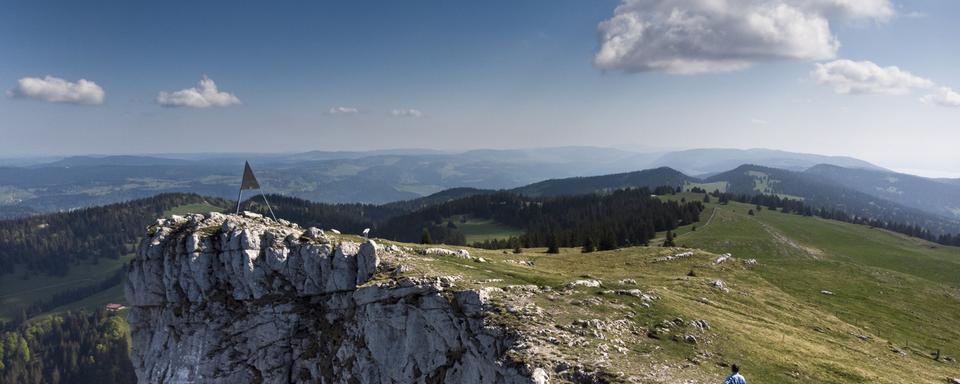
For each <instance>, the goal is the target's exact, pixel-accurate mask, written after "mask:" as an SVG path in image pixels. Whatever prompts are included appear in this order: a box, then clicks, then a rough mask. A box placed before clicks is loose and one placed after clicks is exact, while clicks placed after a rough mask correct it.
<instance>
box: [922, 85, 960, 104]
mask: <svg viewBox="0 0 960 384" xmlns="http://www.w3.org/2000/svg"><path fill="white" fill-rule="evenodd" d="M920 100H921V101H923V102H924V103H934V104H937V105H940V106H943V107H952V108H957V107H960V93H957V92H956V91H954V90H953V89H950V88H949V87H940V88H939V89H937V91H936V92H934V93H931V94H929V95H926V96H924V97H922V98H920Z"/></svg>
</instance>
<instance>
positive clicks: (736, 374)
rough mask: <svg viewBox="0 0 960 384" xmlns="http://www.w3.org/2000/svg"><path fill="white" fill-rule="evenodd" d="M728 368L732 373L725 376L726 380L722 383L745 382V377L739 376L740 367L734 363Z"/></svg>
mask: <svg viewBox="0 0 960 384" xmlns="http://www.w3.org/2000/svg"><path fill="white" fill-rule="evenodd" d="M730 370H731V371H733V373H731V374H730V376H728V377H727V380H726V381H724V382H723V384H747V379H744V378H743V376H740V367H738V366H737V365H736V364H734V365H732V366H731V367H730Z"/></svg>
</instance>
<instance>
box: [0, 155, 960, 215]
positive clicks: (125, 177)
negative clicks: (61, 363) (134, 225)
mask: <svg viewBox="0 0 960 384" xmlns="http://www.w3.org/2000/svg"><path fill="white" fill-rule="evenodd" d="M244 160H250V161H251V163H252V164H253V166H254V170H255V171H256V172H257V176H258V178H259V179H260V182H261V185H263V186H264V187H265V192H267V193H277V194H283V195H287V196H293V197H299V198H303V199H308V200H312V201H318V202H333V203H347V202H359V203H372V204H383V203H389V202H398V203H397V204H421V205H424V204H427V205H428V204H431V203H433V202H435V201H443V200H449V199H453V198H458V197H464V196H469V195H470V194H477V193H484V192H485V191H487V190H512V191H514V192H517V193H521V194H525V195H529V196H558V195H569V194H580V193H590V192H597V191H609V190H612V189H617V188H623V187H633V186H648V187H656V186H660V185H673V186H680V185H688V186H695V185H699V186H701V187H703V188H704V189H708V190H713V189H717V188H720V187H722V188H723V189H724V190H729V191H731V192H738V193H758V192H764V193H777V194H782V195H791V196H796V197H802V198H804V199H808V200H810V201H817V202H822V203H823V204H826V205H836V206H845V207H848V208H853V207H856V209H857V210H860V211H862V210H869V211H871V212H874V213H876V214H880V213H883V214H888V215H889V214H891V212H901V213H903V212H906V213H910V215H913V216H911V217H914V216H916V215H922V216H923V217H924V218H923V220H931V219H936V220H948V222H949V221H953V220H957V219H960V196H958V192H957V191H958V190H960V181H958V180H956V179H927V178H922V177H918V176H911V175H904V174H897V173H894V172H892V171H889V170H886V169H883V168H881V167H878V166H876V165H873V164H870V163H868V162H865V161H862V160H858V159H854V158H849V157H841V156H822V155H812V154H803V153H793V152H784V151H776V150H768V149H751V150H732V149H696V150H686V151H678V152H668V153H636V152H630V151H623V150H616V149H609V148H595V147H563V148H540V149H517V150H474V151H467V152H462V153H448V152H440V151H432V150H422V149H410V150H382V151H370V152H362V151H360V152H349V151H348V152H324V151H314V152H305V153H296V154H193V155H151V156H77V157H68V158H63V159H57V160H55V161H52V162H48V163H44V164H30V165H23V166H8V167H0V217H14V216H22V215H29V214H35V213H42V212H52V211H62V210H70V209H75V208H82V207H87V206H94V205H102V204H108V203H112V202H117V201H124V200H130V199H134V198H141V197H147V196H152V195H155V194H157V193H162V192H192V193H198V194H202V195H209V196H216V197H222V198H228V199H229V198H235V197H234V196H236V188H237V184H238V182H239V173H240V169H241V166H242V163H243V161H244ZM744 164H755V165H751V166H747V167H743V165H744ZM639 169H645V170H643V171H637V170H639ZM761 174H764V175H766V176H761ZM594 175H599V176H594ZM441 191H443V192H442V193H440V194H439V195H434V194H436V193H438V192H441ZM431 195H432V196H431ZM431 199H432V200H431ZM891 204H892V205H891ZM906 213H903V214H901V215H900V216H902V215H904V214H906ZM927 215H929V216H930V217H927ZM917 217H919V216H916V217H914V218H913V220H921V219H919V218H917ZM947 225H948V224H943V223H937V224H936V225H935V226H947Z"/></svg>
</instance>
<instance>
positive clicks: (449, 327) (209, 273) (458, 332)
mask: <svg viewBox="0 0 960 384" xmlns="http://www.w3.org/2000/svg"><path fill="white" fill-rule="evenodd" d="M350 239H353V240H350ZM394 261H395V260H393V259H392V258H391V251H390V250H389V249H384V248H383V247H379V246H378V245H377V244H376V243H374V242H373V241H371V240H362V241H361V239H359V238H356V237H349V236H339V235H327V234H324V233H323V231H321V230H319V229H316V228H307V229H303V228H300V227H299V226H297V225H296V224H292V223H289V222H286V221H283V220H280V221H279V222H277V221H273V220H271V219H267V218H263V217H261V216H259V215H256V214H249V213H247V214H244V215H222V214H216V213H212V214H207V215H190V216H185V217H180V216H174V217H173V218H171V219H166V220H158V221H157V223H156V224H154V225H153V226H151V227H150V228H149V229H148V232H147V235H146V236H145V237H144V239H143V240H142V242H141V244H140V246H139V248H138V250H137V255H136V258H135V259H134V260H133V261H132V262H131V264H130V267H129V271H128V274H127V282H126V295H127V300H128V302H129V303H130V304H131V311H130V314H129V322H130V326H131V333H132V338H133V351H132V359H133V363H134V367H135V369H136V372H137V377H138V379H139V381H140V382H144V383H231V384H234V383H441V382H448V383H530V382H540V383H542V382H545V381H546V378H545V374H544V372H543V371H542V370H540V369H531V368H530V367H529V366H527V365H525V364H522V363H519V362H517V361H515V360H514V359H512V358H510V357H508V356H510V355H511V354H510V353H508V352H509V351H510V350H511V348H512V347H513V346H514V345H515V344H516V343H517V340H518V336H517V335H516V334H515V333H513V332H511V331H509V330H507V329H504V328H502V327H497V326H491V325H489V324H486V323H485V320H484V317H485V316H484V314H485V310H486V309H485V308H486V305H487V304H486V303H485V294H484V291H483V290H464V291H454V290H452V287H451V284H450V282H449V281H445V280H443V279H436V278H434V279H429V278H423V279H416V278H410V277H397V276H395V275H391V274H389V273H387V272H388V271H395V270H399V269H400V268H398V267H399V265H397V264H395V263H394Z"/></svg>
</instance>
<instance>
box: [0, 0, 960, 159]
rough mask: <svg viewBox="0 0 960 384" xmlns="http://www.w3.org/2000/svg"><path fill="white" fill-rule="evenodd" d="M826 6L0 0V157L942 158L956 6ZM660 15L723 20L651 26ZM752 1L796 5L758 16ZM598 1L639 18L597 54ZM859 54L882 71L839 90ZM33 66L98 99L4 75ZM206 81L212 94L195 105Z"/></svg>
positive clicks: (949, 116) (957, 111)
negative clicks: (668, 30)
mask: <svg viewBox="0 0 960 384" xmlns="http://www.w3.org/2000/svg"><path fill="white" fill-rule="evenodd" d="M832 2H837V0H822V1H820V2H819V3H823V4H826V5H817V6H816V7H814V6H808V5H797V2H796V1H793V0H726V1H719V2H716V1H714V2H707V1H705V0H679V1H674V2H669V1H650V2H641V3H631V2H630V1H629V0H628V1H625V2H621V1H607V0H599V1H563V0H550V1H546V0H544V1H483V2H464V1H402V2H401V1H382V2H372V1H351V2H322V3H321V2H307V1H303V2H214V1H202V2H176V1H164V2H131V1H101V2H76V1H61V2H51V1H9V2H3V3H2V4H0V87H2V88H3V90H4V91H7V94H6V95H5V97H2V98H0V134H2V136H3V138H4V139H3V140H2V141H0V151H2V152H0V153H3V155H5V156H22V155H49V154H55V155H60V154H83V153H162V152H235V151H258V152H282V151H300V150H314V149H321V150H334V149H378V148H398V147H420V148H436V149H451V150H458V149H470V148H516V147H543V146H561V145H598V146H617V147H622V148H633V149H651V148H692V147H735V148H751V147H769V148H777V149H785V150H794V151H804V152H814V153H823V154H842V155H851V156H856V157H860V158H863V159H865V160H869V161H873V162H876V163H878V164H881V165H884V166H888V167H893V168H898V169H911V170H920V171H923V172H927V173H929V174H934V173H940V172H945V173H951V172H960V154H958V153H960V151H957V144H956V143H960V130H958V128H957V127H958V126H960V124H958V122H960V118H958V117H960V108H957V107H954V106H953V103H952V99H950V97H949V96H950V95H951V94H950V93H948V92H947V91H943V95H946V96H944V97H941V98H936V97H935V96H936V95H937V94H939V93H940V90H941V89H942V88H949V89H950V90H952V89H960V74H958V73H957V71H956V68H957V67H958V65H960V51H958V50H957V49H956V44H955V41H956V39H957V38H958V37H960V26H958V25H957V24H956V23H954V20H955V19H956V17H957V16H960V4H957V3H956V2H951V1H911V2H891V1H887V0H850V1H847V2H846V3H845V4H854V5H857V7H855V9H854V7H848V8H838V6H836V5H831V4H832ZM276 3H281V4H276ZM716 3H725V4H727V5H728V6H729V7H730V8H738V7H736V5H740V6H742V7H739V8H738V9H740V8H744V9H747V10H746V11H744V12H743V13H730V12H733V11H730V10H728V9H723V10H718V9H715V8H710V7H712V5H710V4H716ZM811 3H817V2H811ZM838 3H839V2H838ZM651 4H654V5H651ZM618 7H619V8H618ZM750 7H753V8H750ZM775 7H781V8H775ZM782 7H787V8H782ZM663 9H668V10H673V11H676V10H679V11H680V14H689V15H697V16H701V17H703V18H705V19H706V20H707V21H706V24H705V25H707V26H708V27H710V28H713V29H714V30H715V31H720V32H724V33H729V35H724V36H726V37H725V38H724V39H722V40H716V41H711V40H710V39H709V36H708V38H704V36H698V35H691V36H688V37H689V39H688V41H675V40H669V41H668V40H666V39H667V37H665V36H667V35H662V36H660V37H658V36H657V35H656V33H657V30H656V29H655V28H656V27H657V26H662V25H664V24H663V23H667V22H668V21H666V20H665V19H666V17H665V16H663V15H665V14H663V13H657V12H660V11H662V10H663ZM750 9H754V10H755V11H756V14H757V15H772V13H766V12H767V11H769V10H771V9H781V10H782V9H788V10H793V11H794V13H788V14H784V13H777V14H776V15H779V16H776V17H782V18H779V19H778V18H773V19H772V20H774V21H780V22H781V24H778V25H777V27H776V28H774V30H773V32H770V31H766V30H765V29H762V28H765V27H763V26H756V28H753V26H751V28H753V29H744V28H743V27H742V24H743V20H755V19H752V18H749V17H752V16H754V15H752V14H750ZM684 12H686V13H684ZM618 15H619V16H618ZM618 17H619V18H620V19H623V18H625V17H626V18H629V17H633V18H634V19H639V20H643V21H644V22H646V23H648V25H653V26H654V29H650V30H648V32H647V34H646V35H645V36H649V37H644V38H643V39H641V40H642V41H638V42H635V43H634V44H633V45H630V46H628V47H627V48H629V50H628V51H627V52H628V53H623V54H622V55H619V56H615V57H614V58H613V59H612V60H609V61H602V62H601V60H599V59H596V60H595V58H596V57H598V54H599V53H600V52H601V51H602V50H603V49H604V48H605V47H607V48H609V47H610V46H611V44H614V41H613V40H612V39H606V40H605V39H604V37H603V33H604V32H605V31H610V30H611V29H610V28H607V27H603V26H602V25H603V24H602V23H604V22H605V21H608V20H612V19H615V18H618ZM792 17H797V18H792ZM711 18H713V19H711ZM821 19H822V20H823V21H825V22H828V23H829V33H828V34H827V35H826V37H824V35H823V34H821V35H820V37H821V38H822V39H821V40H820V41H819V43H818V44H814V43H808V42H809V41H811V39H810V35H809V34H808V33H809V32H811V31H814V32H816V31H818V30H819V29H817V28H818V26H819V27H822V25H819V24H816V23H815V21H818V20H821ZM631 20H632V19H631ZM691 20H692V19H691ZM811 20H813V21H811ZM807 22H809V23H807ZM804 23H807V24H804ZM611 28H612V27H611ZM804 28H806V29H804ZM794 29H796V30H797V33H798V34H797V35H795V36H793V35H790V34H789V33H786V32H783V31H786V30H790V31H792V30H794ZM627 32H629V31H627ZM769 33H774V34H775V35H776V36H779V37H778V39H779V40H775V42H774V43H769V42H768V40H769V39H768V37H769V36H770V35H769ZM704 40H705V41H706V43H704V42H703V41H704ZM618 44H619V43H618ZM697 44H700V45H697ZM617 52H621V51H617ZM838 60H850V62H839V63H836V64H835V65H831V66H825V67H824V71H825V72H824V73H825V74H824V75H823V76H821V77H817V75H814V74H812V72H814V70H815V69H816V66H817V64H818V63H819V64H821V65H825V64H829V63H834V62H836V61H838ZM663 63H667V64H663ZM691 63H693V64H691ZM704 63H706V64H704ZM866 63H871V64H874V65H876V66H877V67H876V68H879V69H878V70H877V71H879V72H880V73H881V75H882V76H880V77H879V78H873V79H870V80H869V82H868V83H863V82H857V83H854V84H853V88H852V91H851V90H850V89H848V88H849V87H850V86H851V83H850V79H849V78H847V77H842V76H847V75H848V74H849V73H852V72H851V71H854V72H855V71H859V70H865V68H867V69H869V68H868V67H867V64H866ZM890 66H897V67H898V68H899V69H900V70H901V71H905V72H907V75H903V74H902V73H899V74H896V73H893V72H891V71H888V69H889V67H890ZM638 68H639V69H638ZM691 68H694V69H693V71H695V72H696V73H680V72H690V71H691ZM730 68H735V69H732V70H731V69H730ZM857 73H859V72H857ZM48 75H49V76H53V77H55V78H58V79H63V80H64V81H66V82H69V83H71V84H73V83H76V82H78V81H79V80H80V79H86V80H89V81H92V82H94V83H95V84H96V86H97V87H99V88H100V89H101V90H102V92H103V93H102V98H100V97H98V96H97V94H93V95H90V94H87V93H83V92H80V96H76V95H74V94H70V95H67V96H63V97H66V99H64V98H63V97H61V98H56V95H54V96H51V94H49V93H38V92H40V91H36V90H35V89H34V88H31V87H30V84H26V85H24V84H22V83H21V80H22V79H25V78H35V79H37V80H38V81H40V80H43V81H47V80H46V79H45V77H46V76H48ZM204 75H205V76H207V77H208V78H209V79H210V80H211V81H212V82H215V86H216V87H217V91H216V92H215V95H219V96H217V97H220V98H218V99H209V98H208V99H204V100H203V101H202V103H201V104H196V103H195V101H196V98H197V97H199V96H197V95H198V93H196V92H194V91H193V90H191V89H192V88H193V87H197V83H198V82H199V81H200V80H201V79H202V78H203V76H204ZM828 75H829V76H831V77H827V76H828ZM836 76H841V77H840V78H837V77H836ZM31 84H32V83H31ZM44 84H46V83H44ZM844 87H847V88H844ZM844 89H846V90H847V91H846V93H844ZM181 90H187V91H190V92H186V93H177V91H181ZM199 90H200V89H197V91H199ZM161 92H166V93H167V96H168V97H167V98H163V99H162V100H161V97H160V93H161ZM928 95H929V96H928ZM74 96H76V97H74ZM221 96H222V97H221ZM71 97H73V98H71ZM191 97H192V98H191ZM224 97H225V98H224ZM230 97H233V98H235V100H234V99H229V98H230ZM924 97H928V98H927V99H925V100H926V102H923V101H921V99H923V98H924ZM230 100H234V101H236V102H232V101H230ZM197 106H203V107H202V108H195V107H197ZM338 107H340V109H339V112H340V113H336V112H337V110H333V109H334V108H338Z"/></svg>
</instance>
